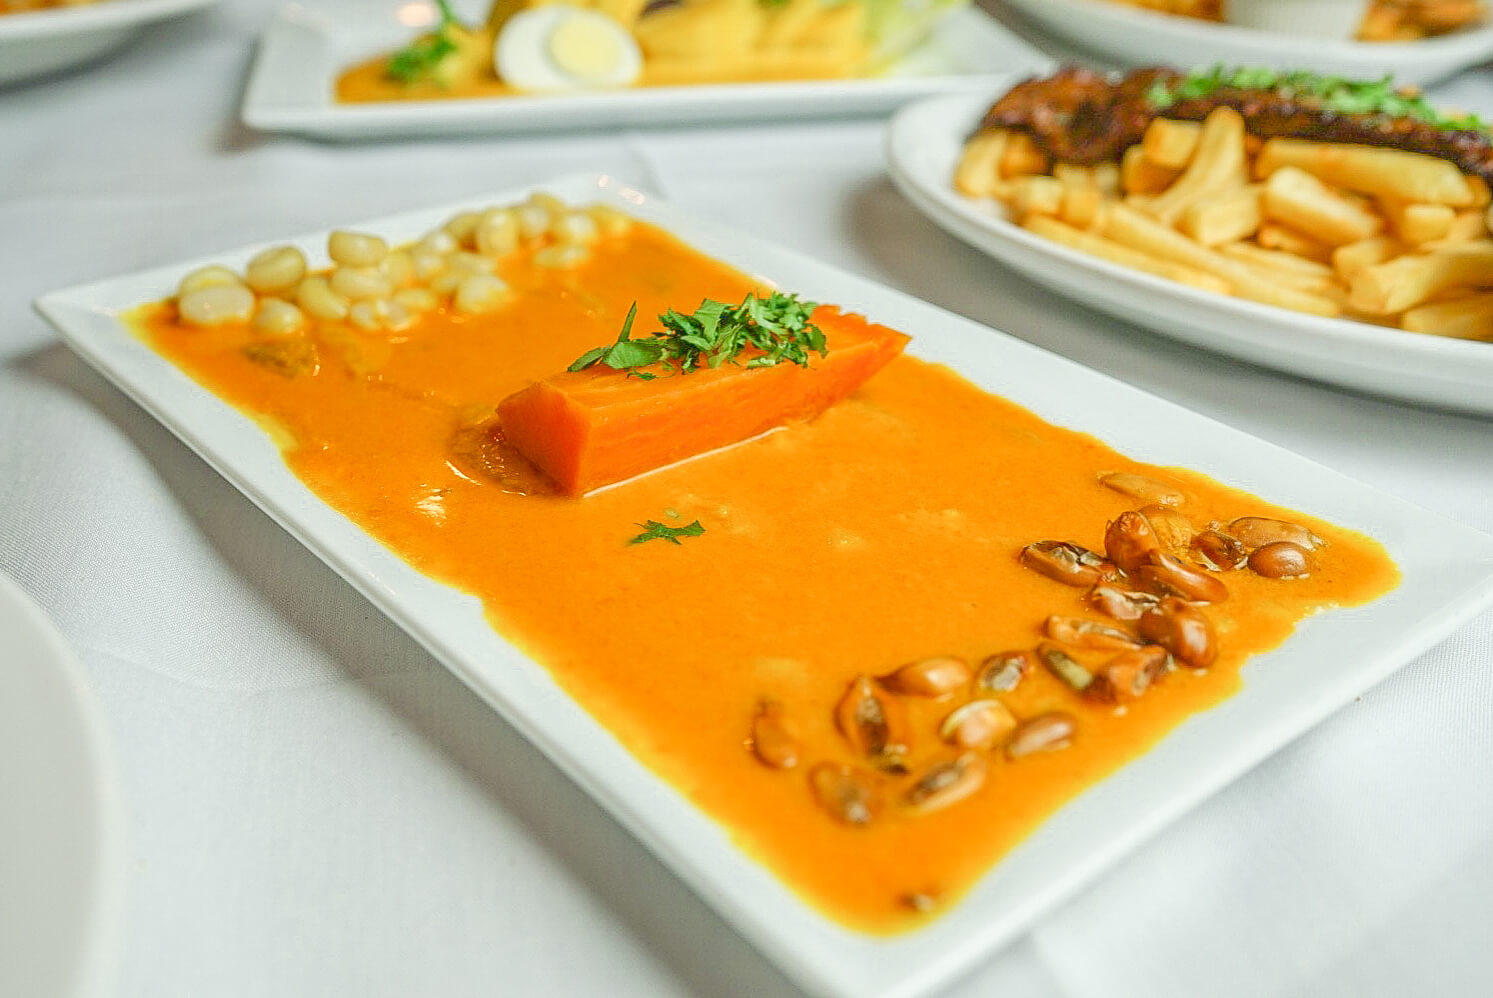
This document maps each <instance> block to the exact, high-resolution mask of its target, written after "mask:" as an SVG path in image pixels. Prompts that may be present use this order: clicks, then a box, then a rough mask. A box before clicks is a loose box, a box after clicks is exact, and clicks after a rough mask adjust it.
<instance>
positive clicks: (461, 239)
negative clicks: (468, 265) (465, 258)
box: [442, 211, 479, 247]
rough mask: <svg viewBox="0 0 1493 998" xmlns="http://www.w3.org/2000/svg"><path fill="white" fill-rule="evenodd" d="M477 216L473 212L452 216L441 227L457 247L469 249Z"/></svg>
mask: <svg viewBox="0 0 1493 998" xmlns="http://www.w3.org/2000/svg"><path fill="white" fill-rule="evenodd" d="M478 217H479V216H478V214H477V213H476V212H475V211H464V212H462V213H461V214H459V215H452V216H451V217H450V218H449V219H447V220H446V224H445V225H444V226H442V228H444V229H445V230H446V232H447V234H449V235H450V236H451V238H452V239H455V240H456V242H457V245H459V246H466V247H470V246H471V245H472V232H473V231H474V230H475V229H476V228H477V219H478Z"/></svg>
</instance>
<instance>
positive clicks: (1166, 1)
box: [1115, 0, 1488, 42]
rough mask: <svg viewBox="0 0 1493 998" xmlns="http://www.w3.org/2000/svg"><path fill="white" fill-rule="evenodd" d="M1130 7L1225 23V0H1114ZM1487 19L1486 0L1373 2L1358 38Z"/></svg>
mask: <svg viewBox="0 0 1493 998" xmlns="http://www.w3.org/2000/svg"><path fill="white" fill-rule="evenodd" d="M1115 2H1116V3H1121V4H1124V5H1125V6H1127V7H1142V8H1145V9H1146V10H1155V11H1160V12H1161V13H1163V14H1175V15H1177V16H1178V17H1195V18H1199V19H1201V20H1204V21H1222V20H1224V19H1225V18H1224V13H1225V10H1226V9H1227V8H1226V4H1225V2H1224V0H1115ZM1487 17H1488V7H1487V4H1486V3H1484V2H1483V0H1373V2H1372V3H1370V4H1369V5H1368V9H1367V10H1366V11H1365V12H1364V16H1363V22H1362V24H1360V25H1359V28H1358V38H1359V40H1360V41H1365V42H1408V41H1415V40H1417V39H1421V38H1426V37H1429V36H1432V35H1443V34H1446V33H1448V32H1451V31H1461V30H1462V29H1463V28H1468V27H1471V26H1473V25H1476V24H1481V23H1482V22H1483V21H1485V20H1486V19H1487Z"/></svg>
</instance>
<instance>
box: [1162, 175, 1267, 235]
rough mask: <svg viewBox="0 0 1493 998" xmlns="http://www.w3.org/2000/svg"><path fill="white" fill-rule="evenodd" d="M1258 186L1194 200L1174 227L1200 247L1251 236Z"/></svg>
mask: <svg viewBox="0 0 1493 998" xmlns="http://www.w3.org/2000/svg"><path fill="white" fill-rule="evenodd" d="M1260 190H1261V188H1260V185H1259V184H1250V185H1249V186H1247V187H1241V188H1239V189H1238V190H1236V191H1229V192H1228V193H1227V194H1220V195H1218V196H1217V197H1211V198H1204V199H1203V200H1201V201H1194V202H1193V203H1192V204H1190V205H1188V206H1187V209H1186V210H1185V211H1183V212H1182V217H1181V219H1179V220H1178V222H1177V228H1179V229H1181V230H1182V231H1183V232H1185V233H1187V235H1189V236H1191V237H1192V238H1193V239H1196V240H1197V241H1198V242H1200V243H1202V244H1203V245H1204V246H1218V245H1220V244H1222V243H1231V242H1234V241H1236V240H1239V239H1247V238H1249V237H1250V236H1252V235H1254V234H1255V232H1256V230H1258V229H1259V227H1260V219H1261V215H1260Z"/></svg>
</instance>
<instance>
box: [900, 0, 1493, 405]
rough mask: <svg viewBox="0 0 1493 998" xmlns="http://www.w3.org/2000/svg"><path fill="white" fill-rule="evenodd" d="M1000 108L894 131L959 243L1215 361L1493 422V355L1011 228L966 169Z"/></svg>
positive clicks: (968, 103)
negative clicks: (970, 152) (977, 134)
mask: <svg viewBox="0 0 1493 998" xmlns="http://www.w3.org/2000/svg"><path fill="white" fill-rule="evenodd" d="M1054 2H1056V0H1054ZM993 99H994V95H977V94H965V95H960V96H952V97H939V98H935V99H933V100H928V101H922V102H920V103H917V104H914V105H911V106H909V107H906V108H904V109H903V110H902V111H901V112H899V113H898V114H897V115H896V117H894V118H893V119H892V123H891V125H890V127H889V129H888V131H887V138H886V155H887V164H888V169H889V170H890V171H891V175H892V179H893V180H894V181H895V182H896V184H897V187H898V188H899V189H900V190H901V191H902V193H903V194H904V195H905V196H906V197H907V199H908V200H909V201H911V202H912V203H913V205H915V206H916V207H917V208H918V209H919V210H920V211H922V212H923V213H924V214H925V215H927V216H928V217H929V218H930V219H932V220H933V221H934V222H936V223H937V224H938V225H940V226H942V227H943V228H944V229H946V230H947V231H949V232H950V233H952V234H953V235H955V236H958V237H959V238H960V239H962V240H964V241H965V242H967V243H969V244H970V245H971V246H974V247H975V248H977V249H980V250H983V251H984V252H986V253H988V254H990V255H991V256H993V257H995V258H996V259H997V260H1000V261H1001V262H1002V263H1004V264H1006V265H1007V266H1009V267H1011V268H1012V269H1013V270H1016V271H1019V272H1020V273H1022V274H1024V275H1026V276H1027V277H1029V278H1031V279H1032V280H1033V281H1036V282H1037V283H1038V284H1043V285H1046V286H1047V287H1049V288H1051V289H1053V290H1054V291H1057V292H1058V293H1059V294H1062V295H1066V296H1067V297H1069V298H1073V299H1074V300H1076V301H1079V302H1082V303H1083V304H1085V305H1088V306H1090V307H1091V308H1095V309H1098V310H1100V311H1102V312H1108V313H1109V314H1111V315H1114V316H1118V317H1119V318H1121V319H1125V320H1127V321H1130V322H1134V323H1136V324H1137V325H1141V326H1145V327H1147V328H1150V329H1152V330H1155V331H1156V332H1158V333H1161V334H1163V335H1165V336H1171V337H1173V338H1175V339H1178V340H1182V341H1183V342H1186V343H1191V344H1193V345H1194V346H1198V347H1202V348H1203V349H1205V350H1213V351H1215V352H1218V353H1223V354H1228V355H1229V356H1233V357H1238V358H1240V359H1242V360H1246V361H1249V362H1250V363H1253V364H1259V365H1261V366H1264V367H1273V368H1277V369H1279V370H1282V371H1289V372H1291V373H1293V374H1299V375H1302V376H1304V377H1308V378H1315V379H1317V380H1319V381H1326V382H1330V383H1332V384H1336V385H1344V386H1347V387H1349V388H1354V389H1358V390H1360V391H1365V392H1370V393H1373V394H1377V395H1386V396H1390V397H1393V398H1399V399H1406V400H1409V401H1412V402H1419V403H1423V404H1427V405H1432V406H1438V407H1443V408H1449V409H1461V410H1464V411H1468V412H1479V413H1486V414H1493V343H1473V342H1468V341H1464V340H1453V339H1443V338H1441V337H1438V336H1425V335H1420V334H1416V333H1406V332H1402V331H1400V330H1396V329H1385V328H1382V327H1379V326H1372V325H1368V324H1366V323H1362V322H1352V321H1349V320H1346V319H1324V318H1321V317H1319V316H1314V315H1304V314H1302V313H1299V312H1292V311H1290V310H1288V309H1283V308H1276V307H1274V306H1270V305H1261V304H1257V303H1255V302H1251V301H1245V300H1244V299H1242V298H1231V297H1228V296H1226V295H1219V294H1213V293H1210V292H1207V291H1200V290H1198V289H1196V288H1191V287H1187V286H1185V285H1182V284H1177V283H1174V282H1172V281H1168V280H1164V279H1162V278H1159V277H1153V276H1152V275H1150V274H1146V273H1142V272H1140V271H1137V270H1131V269H1129V268H1128V267H1121V266H1119V265H1117V264H1113V263H1109V262H1107V261H1105V260H1100V259H1098V258H1097V257H1092V256H1089V255H1088V254H1086V253H1080V252H1078V251H1077V250H1072V249H1069V248H1067V247H1066V246H1060V245H1058V244H1057V243H1054V242H1051V241H1050V240H1047V239H1043V238H1042V237H1040V236H1035V235H1033V234H1032V233H1030V232H1027V231H1026V230H1025V229H1023V228H1021V227H1020V226H1018V225H1015V224H1013V223H1011V222H1009V221H1007V219H1006V216H1005V209H1004V207H1003V206H1001V205H1000V204H998V203H997V202H994V201H976V200H972V199H970V198H966V197H964V196H962V195H960V194H959V193H957V192H956V191H955V190H954V187H953V183H952V178H953V176H954V165H955V163H956V162H957V161H958V158H959V153H960V151H961V149H962V147H963V144H964V139H965V137H966V136H968V135H969V134H970V133H971V132H972V131H973V130H974V129H975V127H976V126H977V125H978V124H979V123H980V119H981V118H982V117H983V116H984V113H985V111H986V110H987V109H988V108H989V107H990V104H991V101H992V100H993Z"/></svg>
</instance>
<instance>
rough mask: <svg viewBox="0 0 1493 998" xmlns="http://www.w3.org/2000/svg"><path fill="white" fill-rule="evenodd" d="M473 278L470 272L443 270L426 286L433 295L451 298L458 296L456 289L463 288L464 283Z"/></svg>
mask: <svg viewBox="0 0 1493 998" xmlns="http://www.w3.org/2000/svg"><path fill="white" fill-rule="evenodd" d="M472 276H473V275H472V274H471V273H470V272H469V271H465V270H443V271H441V272H440V273H439V274H436V275H435V276H434V277H432V278H431V279H430V280H429V281H427V282H426V285H425V286H426V287H427V288H429V289H430V293H431V294H434V295H440V296H441V297H443V298H449V297H450V296H451V295H454V294H456V289H457V288H459V287H461V282H462V281H464V280H466V279H467V278H468V277H472Z"/></svg>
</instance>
